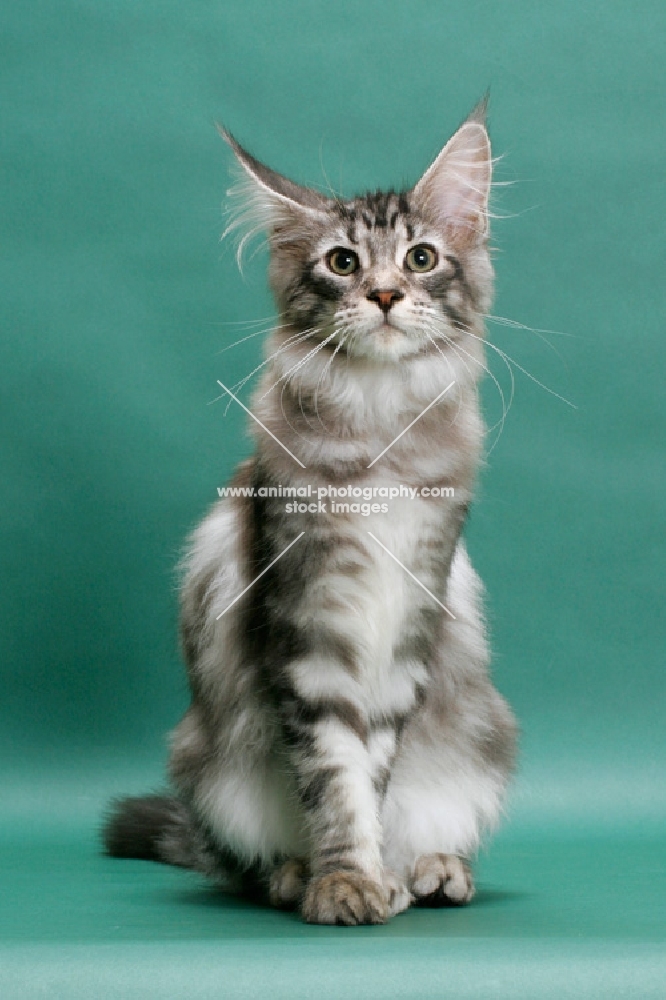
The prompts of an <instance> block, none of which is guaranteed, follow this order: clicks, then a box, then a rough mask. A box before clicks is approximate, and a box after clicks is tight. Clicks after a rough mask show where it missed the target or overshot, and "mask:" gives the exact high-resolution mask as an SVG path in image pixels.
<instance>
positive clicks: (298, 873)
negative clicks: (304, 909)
mask: <svg viewBox="0 0 666 1000" xmlns="http://www.w3.org/2000/svg"><path fill="white" fill-rule="evenodd" d="M307 879H308V869H307V865H306V863H305V862H304V861H300V860H299V859H298V858H290V859H289V861H285V862H284V864H282V865H280V867H279V868H276V869H275V871H273V872H272V873H271V877H270V880H269V883H268V898H269V900H270V903H271V906H277V907H279V908H281V909H287V910H291V909H294V908H295V907H296V906H298V904H299V903H300V901H301V899H302V898H303V893H304V892H305V886H306V883H307Z"/></svg>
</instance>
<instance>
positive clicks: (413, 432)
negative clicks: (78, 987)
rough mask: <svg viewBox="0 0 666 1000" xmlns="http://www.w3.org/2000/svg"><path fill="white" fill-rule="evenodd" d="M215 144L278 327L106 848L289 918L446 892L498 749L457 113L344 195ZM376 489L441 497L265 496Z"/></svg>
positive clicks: (478, 350)
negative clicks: (159, 762) (336, 500)
mask: <svg viewBox="0 0 666 1000" xmlns="http://www.w3.org/2000/svg"><path fill="white" fill-rule="evenodd" d="M226 137H227V138H228V141H229V142H230V143H231V144H232V145H233V148H234V151H235V153H236V155H237V157H238V159H239V161H240V163H241V166H242V167H243V168H244V170H245V171H246V173H247V176H248V179H249V183H250V184H251V185H252V186H253V199H252V206H251V213H250V214H251V216H252V218H253V219H255V220H256V219H257V218H258V217H259V218H262V217H263V218H264V224H265V227H266V228H267V231H268V237H269V244H270V247H271V264H270V281H271V286H272V289H273V292H274V294H275V298H276V302H277V304H278V308H279V311H280V320H281V322H280V325H279V326H277V327H276V328H275V331H274V332H273V334H272V335H271V337H270V338H269V342H268V360H267V362H266V364H265V365H264V366H262V368H263V374H262V377H261V379H260V381H259V385H258V388H257V389H256V391H255V396H254V401H253V404H252V410H253V412H254V414H255V415H256V417H257V418H258V420H259V421H260V422H261V424H262V425H263V428H262V429H257V428H256V427H253V431H255V432H256V452H255V455H254V457H253V458H252V459H250V460H249V461H247V462H246V463H244V464H243V465H242V466H241V467H240V469H239V471H238V473H237V476H236V479H235V481H234V485H235V486H237V487H238V488H239V490H240V489H241V488H244V489H245V491H246V492H247V491H252V492H253V495H252V496H240V495H238V496H230V497H228V498H225V499H222V500H221V501H220V502H219V503H217V504H216V505H215V507H214V508H213V509H212V510H211V512H210V513H209V515H208V516H207V517H206V519H205V520H204V521H203V523H202V524H201V525H200V527H199V528H198V529H197V530H196V531H195V532H194V534H193V536H192V538H191V540H190V544H189V548H188V552H187V555H186V558H185V561H184V581H183V587H182V619H181V626H182V641H183V653H184V658H185V662H186V665H187V669H188V676H189V680H190V687H191V692H192V702H191V706H190V708H189V709H188V711H187V713H186V715H185V717H184V718H183V720H182V722H181V723H180V725H179V726H178V727H177V729H176V730H175V732H174V734H173V737H172V753H171V762H170V776H171V780H172V784H173V787H174V790H175V797H174V798H173V799H169V798H161V797H157V798H148V799H140V800H127V801H126V802H125V804H121V805H120V806H116V809H115V812H114V813H113V815H112V818H111V820H110V822H109V823H108V825H107V827H106V833H105V842H106V847H107V850H108V851H109V853H111V854H114V855H117V856H123V857H127V856H133V857H142V858H153V859H156V860H160V861H168V862H171V863H175V864H183V865H185V866H187V867H192V868H195V869H197V870H199V871H202V872H204V873H205V874H206V875H208V876H209V877H211V878H214V879H215V880H216V881H218V882H221V883H222V884H226V885H228V886H229V887H230V888H234V887H235V888H238V887H239V886H240V887H241V888H243V887H246V886H247V884H248V879H249V880H250V881H251V882H252V884H253V885H255V886H257V885H258V886H260V887H263V890H264V891H265V892H267V893H268V896H269V898H270V900H271V902H273V903H274V904H275V905H298V906H300V907H301V911H302V913H303V916H304V918H305V919H306V920H310V921H313V922H320V923H376V922H381V921H383V920H385V919H387V918H388V917H389V916H390V915H391V914H392V913H396V912H398V911H399V910H401V909H404V908H405V907H406V906H408V905H409V904H410V903H412V902H415V901H420V902H423V901H426V902H427V901H429V902H435V903H438V904H441V903H460V902H466V901H467V900H468V899H469V898H471V894H472V891H473V889H472V882H471V873H470V870H469V866H468V865H467V863H466V859H468V858H470V857H471V856H473V855H474V852H475V851H476V850H477V848H478V846H479V843H480V841H481V838H482V837H483V835H484V833H485V832H486V831H488V830H490V829H492V828H493V826H494V825H495V824H496V822H497V820H498V817H499V814H500V810H501V805H502V799H503V795H504V791H505V788H506V784H507V781H508V778H509V775H510V772H511V767H512V760H513V754H514V743H515V725H514V722H513V718H512V715H511V712H510V710H509V708H508V707H507V705H506V703H505V702H504V700H503V699H502V698H501V696H500V695H499V694H498V693H497V691H496V690H495V688H494V687H493V685H492V684H491V682H490V680H489V677H488V662H489V651H488V644H487V641H486V633H485V625H484V620H483V611H482V588H481V583H480V581H479V579H478V577H477V575H476V574H475V572H474V570H473V568H472V566H471V563H470V560H469V557H468V555H467V552H466V550H465V546H464V542H463V540H462V535H461V532H462V529H463V525H464V521H465V517H466V513H467V509H468V506H469V504H470V502H471V500H472V497H473V490H474V479H475V473H476V469H477V466H478V463H479V461H480V456H481V451H482V441H483V424H482V420H481V416H480V412H479V405H478V392H477V385H478V381H479V378H480V376H481V375H482V374H483V372H484V371H485V370H486V369H485V362H484V357H483V334H484V331H483V316H484V314H485V313H486V312H487V311H488V308H489V304H490V299H491V293H492V269H491V265H490V260H489V255H488V249H487V239H488V218H487V201H488V189H489V184H490V172H491V165H492V160H491V156H490V144H489V142H488V138H487V133H486V131H485V127H484V125H483V122H482V120H481V112H480V111H479V110H478V109H477V110H476V111H475V113H474V114H473V116H472V117H471V118H470V119H469V120H468V121H467V122H466V123H464V124H463V126H461V129H459V131H458V132H457V133H456V134H455V135H454V137H453V138H452V139H451V140H450V141H449V143H447V145H446V147H445V148H444V150H443V152H442V153H441V154H440V156H439V157H438V158H437V159H436V160H435V161H434V163H433V164H432V165H431V167H429V168H428V170H427V171H426V173H425V174H424V176H423V178H422V179H421V181H420V182H419V183H418V184H417V185H416V186H415V188H414V189H412V190H411V191H409V192H400V193H393V192H389V193H381V192H379V193H376V194H369V195H366V196H363V197H360V198H357V199H353V200H351V201H345V202H343V201H339V200H337V199H326V198H324V197H323V196H321V195H319V194H316V193H315V192H312V191H309V190H307V189H299V188H298V186H297V185H295V184H293V182H291V181H287V180H286V179H284V178H281V177H280V176H279V175H277V174H275V173H274V172H273V171H271V170H269V168H266V167H263V165H262V164H260V163H259V162H258V161H257V160H255V159H254V158H253V157H251V156H250V155H249V154H248V153H246V152H245V151H244V150H243V149H242V148H241V147H240V146H239V145H238V144H237V143H236V141H235V140H233V139H232V138H231V137H230V136H226ZM257 213H259V216H258V215H257ZM262 213H263V216H262ZM423 245H425V246H427V247H430V248H431V250H432V251H433V253H434V255H435V257H434V259H435V260H436V264H435V265H434V266H433V267H432V269H431V270H430V271H428V272H427V273H415V272H414V271H413V270H410V268H409V267H408V265H407V263H406V262H407V259H408V258H407V256H406V255H407V253H408V251H409V250H410V248H412V247H414V246H423ZM335 247H343V248H348V249H349V251H350V252H353V254H355V255H356V260H357V263H358V267H357V269H356V271H355V272H354V273H353V274H351V275H350V276H344V275H343V276H341V275H338V274H336V273H335V272H334V271H333V270H332V267H331V265H330V254H331V251H332V249H334V248H335ZM378 289H379V290H380V291H381V290H382V289H389V290H390V293H387V292H382V294H381V295H380V294H379V292H378V291H377V290H378ZM387 294H390V296H391V298H390V302H389V300H388V299H387V298H386V296H387ZM382 302H383V303H384V304H383V305H382ZM378 305H379V308H378ZM449 384H450V391H447V393H446V394H444V395H443V396H442V398H441V399H440V400H439V401H438V403H437V405H432V403H433V400H434V399H436V397H438V396H439V395H441V394H442V392H443V389H444V388H445V387H446V386H447V385H449ZM406 428H407V430H406ZM265 430H268V431H269V432H270V434H267V433H265ZM380 455H381V458H379V459H378V458H377V456H380ZM293 456H296V457H297V458H298V459H299V462H300V464H299V463H297V462H295V461H294V458H293ZM303 467H305V468H303ZM398 484H403V485H405V484H406V485H408V486H411V488H412V489H414V490H421V489H422V488H423V487H424V486H427V487H428V488H429V489H430V490H431V491H432V490H433V488H437V489H438V490H442V489H444V490H445V491H448V494H449V498H447V499H445V500H442V499H433V498H432V497H429V496H428V497H426V496H418V497H414V498H406V497H398V498H396V497H393V498H391V499H390V501H389V502H388V503H386V504H384V509H382V508H381V505H376V507H375V508H374V509H373V508H372V506H371V505H368V509H367V511H366V510H365V509H363V510H361V509H360V507H357V508H354V506H353V505H352V503H349V507H348V508H347V509H345V508H340V510H338V511H336V512H333V510H332V509H331V508H330V507H327V506H326V505H325V509H323V510H322V509H321V506H320V507H319V508H318V509H317V507H316V506H315V509H314V510H305V511H301V512H300V513H294V510H293V508H291V509H289V508H288V507H287V505H286V504H285V501H284V499H279V500H278V499H273V498H271V490H273V494H275V492H276V491H277V488H278V487H280V489H283V488H290V489H292V490H294V491H296V492H298V491H299V490H301V491H303V490H305V491H307V489H308V487H309V488H310V490H315V491H316V490H318V489H322V490H323V489H324V488H325V487H327V486H329V485H334V486H335V487H336V489H339V490H345V491H346V490H347V489H348V488H349V489H351V490H357V491H359V490H360V491H361V493H362V492H363V491H364V490H365V491H368V490H370V491H371V492H370V494H367V495H370V496H372V495H373V493H372V491H373V490H374V491H375V493H374V495H375V496H381V491H382V489H384V490H386V489H387V488H388V487H391V486H392V487H397V486H398ZM451 493H452V494H453V495H452V496H451ZM350 499H351V498H350ZM244 591H245V593H244V594H243V596H242V598H241V599H238V595H240V594H242V593H243V592H244ZM239 878H240V881H239Z"/></svg>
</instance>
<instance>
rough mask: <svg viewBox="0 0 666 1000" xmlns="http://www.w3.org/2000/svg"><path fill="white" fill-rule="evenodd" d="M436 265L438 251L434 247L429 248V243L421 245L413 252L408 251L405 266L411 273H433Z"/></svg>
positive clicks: (412, 250)
mask: <svg viewBox="0 0 666 1000" xmlns="http://www.w3.org/2000/svg"><path fill="white" fill-rule="evenodd" d="M436 263H437V251H436V250H435V248H434V247H431V246H428V244H427V243H419V244H418V245H417V246H415V247H412V249H411V250H408V251H407V256H406V257H405V266H406V267H408V268H409V270H410V271H416V273H417V274H424V273H425V272H426V271H432V269H433V267H434V266H435V265H436Z"/></svg>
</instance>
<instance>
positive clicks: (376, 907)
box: [281, 662, 389, 924]
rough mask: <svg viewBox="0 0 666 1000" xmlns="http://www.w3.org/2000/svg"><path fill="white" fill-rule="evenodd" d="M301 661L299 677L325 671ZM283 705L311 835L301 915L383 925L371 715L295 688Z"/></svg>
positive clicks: (385, 910) (385, 901)
mask: <svg viewBox="0 0 666 1000" xmlns="http://www.w3.org/2000/svg"><path fill="white" fill-rule="evenodd" d="M298 666H299V669H298V671H296V672H297V673H300V674H301V675H302V674H303V672H304V671H305V672H307V673H314V671H317V670H322V669H323V665H322V664H321V663H315V662H313V663H311V664H304V663H301V664H299V665H298ZM334 669H335V668H334ZM292 676H293V673H292ZM281 709H282V719H283V731H284V736H285V741H286V744H287V747H288V750H289V753H290V757H291V760H292V763H293V766H294V769H295V772H296V777H297V785H298V789H299V795H300V799H301V804H302V807H303V809H304V811H305V814H306V818H307V822H308V827H309V830H310V834H311V844H312V847H311V857H310V871H311V877H310V880H309V882H308V884H307V887H306V890H305V894H304V898H303V903H302V913H303V917H304V919H305V920H307V921H308V922H309V923H318V924H378V923H383V922H384V921H385V920H386V919H387V917H388V915H389V893H388V891H387V888H386V887H385V884H384V877H383V875H384V873H383V868H382V859H381V826H380V819H379V808H378V801H377V789H376V782H374V781H373V778H374V777H375V771H376V766H375V763H374V761H373V759H372V755H371V753H370V751H369V747H368V742H369V731H368V724H367V720H366V719H365V718H364V715H363V713H362V711H361V710H360V709H359V707H358V706H357V705H356V704H355V703H354V702H353V701H352V700H348V699H346V698H344V697H340V696H338V697H335V698H332V697H327V698H313V697H310V698H306V697H304V696H303V694H302V692H301V693H296V691H294V690H293V689H292V691H291V692H290V695H289V696H288V697H285V698H284V700H283V702H282V706H281Z"/></svg>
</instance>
